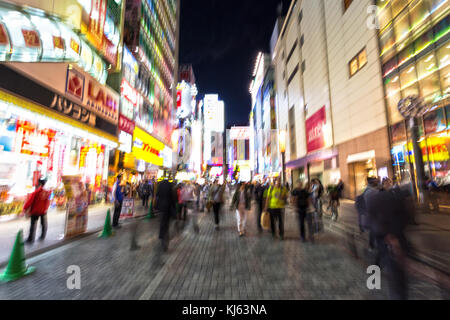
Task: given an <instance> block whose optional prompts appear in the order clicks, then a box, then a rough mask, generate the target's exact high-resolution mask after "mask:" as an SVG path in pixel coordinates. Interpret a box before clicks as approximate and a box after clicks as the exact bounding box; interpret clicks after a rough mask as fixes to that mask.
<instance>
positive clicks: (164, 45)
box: [124, 0, 179, 145]
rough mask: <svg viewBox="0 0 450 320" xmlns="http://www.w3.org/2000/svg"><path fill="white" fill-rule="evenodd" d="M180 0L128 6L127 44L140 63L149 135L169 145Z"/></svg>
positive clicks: (136, 1)
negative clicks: (150, 122)
mask: <svg viewBox="0 0 450 320" xmlns="http://www.w3.org/2000/svg"><path fill="white" fill-rule="evenodd" d="M178 17H179V0H178V1H176V0H166V1H162V0H130V1H127V3H126V13H125V27H124V28H125V29H124V33H125V36H124V41H125V44H126V45H127V46H128V48H129V49H130V51H131V52H133V54H134V55H135V57H136V59H137V60H138V61H140V63H141V68H140V69H139V74H138V80H137V89H138V90H140V91H141V92H142V97H143V100H144V101H143V104H142V108H143V109H144V111H143V113H148V114H150V115H151V116H149V121H153V123H152V125H150V124H149V123H148V122H147V123H146V124H145V123H143V124H144V128H142V129H144V130H145V131H146V132H147V133H149V134H151V135H152V136H153V137H155V138H156V139H158V140H159V141H161V142H162V143H164V144H167V145H169V144H170V141H171V136H172V131H173V129H174V125H175V112H174V101H175V94H176V84H177V82H178V79H177V78H178V72H177V70H178V44H177V43H178V41H177V38H178V28H179V23H178Z"/></svg>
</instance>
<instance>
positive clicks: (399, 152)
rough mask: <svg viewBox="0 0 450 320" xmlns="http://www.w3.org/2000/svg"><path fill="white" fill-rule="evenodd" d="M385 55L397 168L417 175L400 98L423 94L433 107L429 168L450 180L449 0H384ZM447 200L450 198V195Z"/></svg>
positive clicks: (428, 126) (425, 128) (427, 119)
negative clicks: (399, 109)
mask: <svg viewBox="0 0 450 320" xmlns="http://www.w3.org/2000/svg"><path fill="white" fill-rule="evenodd" d="M377 4H378V20H379V27H380V29H379V32H378V40H379V47H380V60H381V64H382V78H383V85H384V98H385V102H386V108H387V119H388V124H389V138H390V141H389V145H390V148H391V149H390V150H391V155H392V168H393V170H394V174H395V176H396V177H397V178H399V179H400V180H404V181H405V180H406V181H411V180H412V181H414V180H415V177H416V164H415V161H414V157H413V154H414V151H413V145H412V140H411V135H410V130H409V128H408V123H407V121H405V120H404V119H403V117H402V116H401V115H400V113H399V111H398V108H397V104H398V102H399V100H400V99H403V98H406V97H409V96H419V97H421V98H422V99H423V100H424V102H425V104H427V105H428V107H429V108H430V109H431V110H430V111H429V112H428V113H426V114H425V115H424V116H423V117H420V119H419V141H420V142H419V146H420V149H421V150H422V155H423V162H424V171H425V174H426V175H427V176H429V177H432V178H434V179H435V180H436V181H437V183H438V184H439V185H449V183H450V156H449V150H450V136H449V133H450V131H449V129H450V99H449V97H450V32H449V31H450V5H449V2H448V1H445V0H421V1H414V2H413V1H384V2H380V1H379V2H378V3H377ZM441 204H447V205H448V204H449V200H448V197H447V198H442V199H441Z"/></svg>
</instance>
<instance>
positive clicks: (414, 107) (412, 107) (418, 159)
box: [397, 96, 430, 202]
mask: <svg viewBox="0 0 450 320" xmlns="http://www.w3.org/2000/svg"><path fill="white" fill-rule="evenodd" d="M397 107H398V111H399V112H400V114H401V115H402V116H403V117H404V118H405V119H406V120H407V122H408V129H409V131H410V135H411V140H412V145H413V153H414V163H415V166H416V188H417V193H418V200H419V202H422V200H423V196H424V191H425V190H424V182H425V170H424V165H423V156H422V150H421V148H420V146H419V142H418V140H419V138H420V137H419V132H418V131H419V121H418V118H419V117H421V116H423V115H424V114H425V113H426V112H427V111H428V110H429V109H430V107H429V106H427V105H426V104H425V103H424V101H423V99H422V98H420V97H418V96H409V97H407V98H405V99H402V100H400V101H399V103H398V106H397Z"/></svg>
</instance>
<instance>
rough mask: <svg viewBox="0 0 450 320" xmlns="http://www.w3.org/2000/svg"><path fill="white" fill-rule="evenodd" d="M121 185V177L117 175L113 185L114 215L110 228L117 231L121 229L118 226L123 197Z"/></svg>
mask: <svg viewBox="0 0 450 320" xmlns="http://www.w3.org/2000/svg"><path fill="white" fill-rule="evenodd" d="M121 184H122V175H121V174H119V175H117V181H116V183H115V185H114V215H113V223H112V226H113V227H114V228H117V229H119V228H121V226H120V225H119V218H120V212H121V211H122V203H123V198H124V196H125V194H124V191H123V189H124V187H123V186H122V185H121Z"/></svg>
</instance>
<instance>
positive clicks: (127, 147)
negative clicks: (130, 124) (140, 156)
mask: <svg viewBox="0 0 450 320" xmlns="http://www.w3.org/2000/svg"><path fill="white" fill-rule="evenodd" d="M132 145H133V135H131V134H129V133H126V132H125V131H120V133H119V150H120V151H122V152H125V153H131V151H132Z"/></svg>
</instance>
